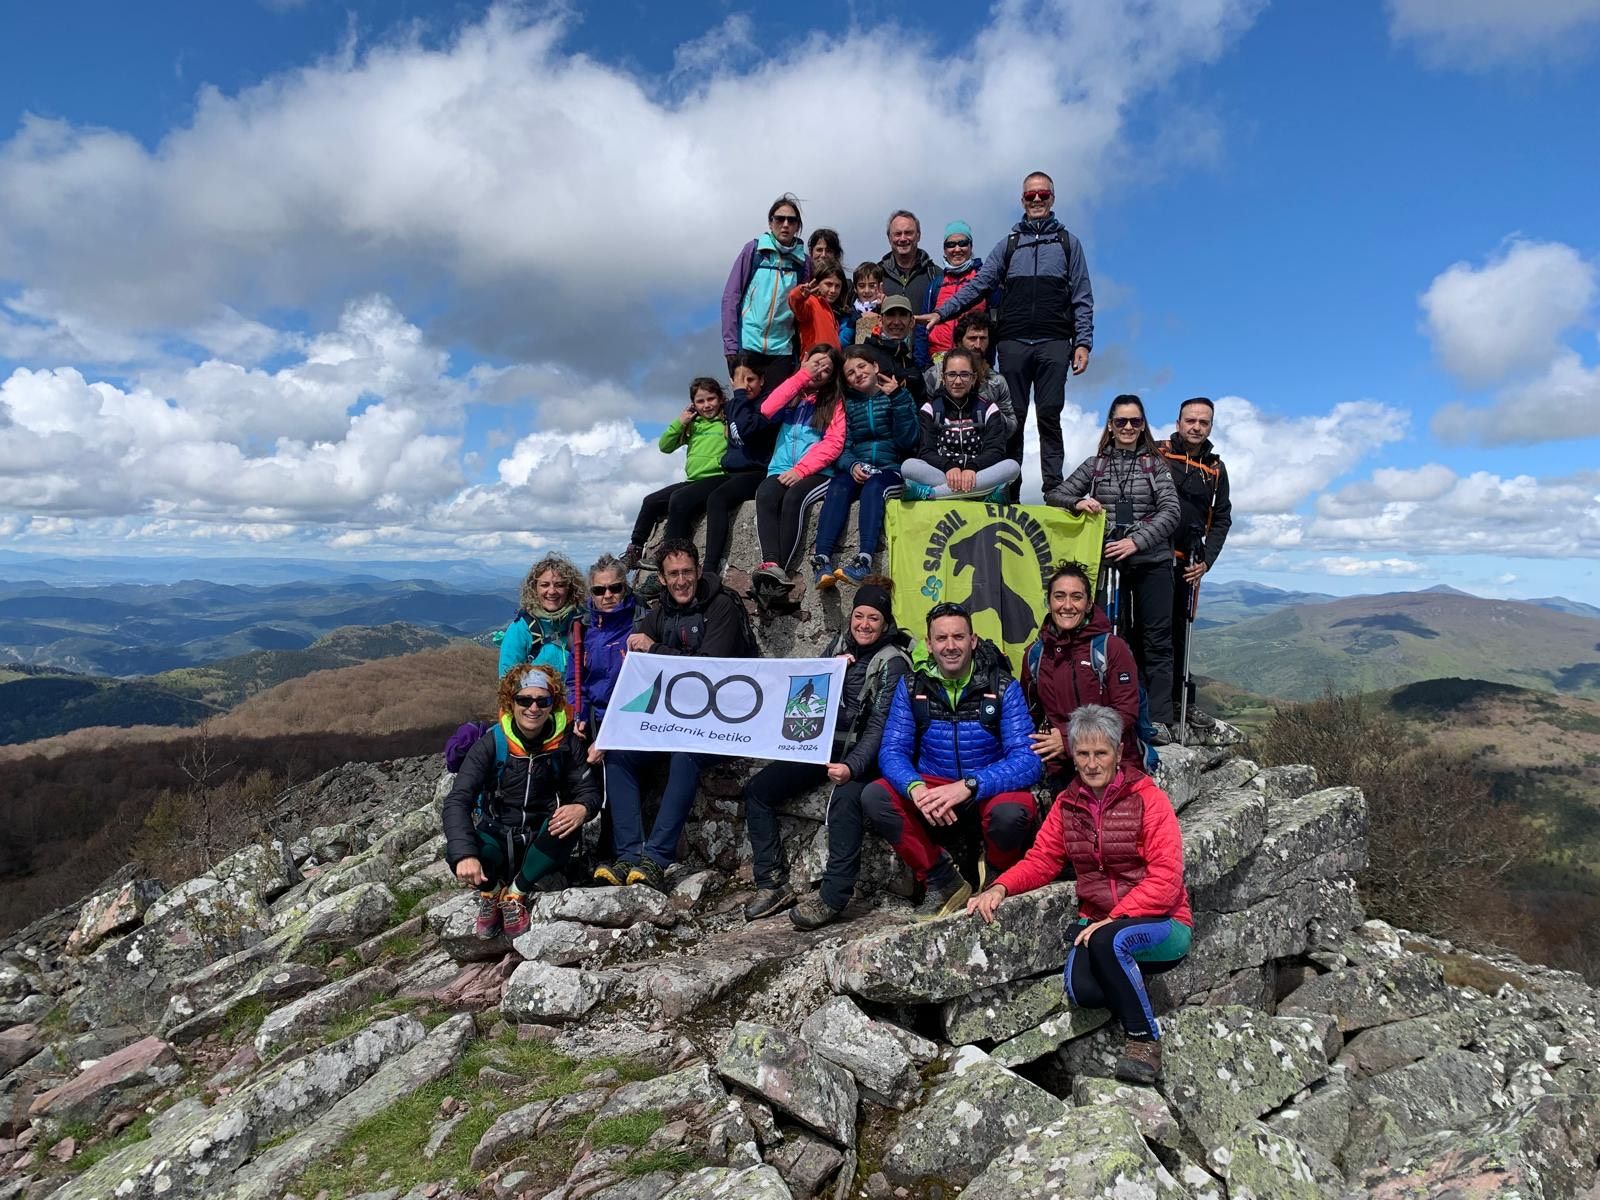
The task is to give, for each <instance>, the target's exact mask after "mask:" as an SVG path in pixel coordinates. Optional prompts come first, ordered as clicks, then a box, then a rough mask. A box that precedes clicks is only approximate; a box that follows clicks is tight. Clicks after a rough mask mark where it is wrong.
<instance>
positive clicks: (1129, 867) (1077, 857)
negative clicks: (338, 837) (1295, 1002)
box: [967, 704, 1194, 1084]
mask: <svg viewBox="0 0 1600 1200" xmlns="http://www.w3.org/2000/svg"><path fill="white" fill-rule="evenodd" d="M1067 743H1068V745H1069V746H1070V747H1071V749H1072V759H1073V762H1074V763H1075V764H1076V766H1077V769H1078V774H1077V777H1076V778H1075V779H1074V780H1073V781H1072V783H1071V784H1069V785H1068V786H1067V787H1066V789H1065V790H1063V791H1062V793H1061V794H1060V795H1059V796H1057V797H1056V802H1055V806H1054V807H1053V808H1051V810H1050V815H1049V816H1047V817H1046V818H1045V820H1044V825H1043V826H1042V827H1041V828H1040V830H1039V835H1038V837H1037V838H1035V840H1034V843H1033V848H1032V849H1031V850H1029V851H1028V853H1027V855H1026V856H1024V858H1023V859H1022V861H1021V862H1019V863H1017V864H1016V866H1014V867H1012V868H1011V869H1010V870H1008V871H1006V872H1004V873H1003V874H1001V876H1000V877H999V878H998V879H996V880H995V881H994V883H993V884H991V885H990V886H989V888H988V889H987V890H985V891H984V892H982V893H980V894H979V895H977V896H974V897H973V898H972V899H971V900H970V901H968V902H967V911H968V912H975V913H977V914H978V915H980V916H981V917H983V919H984V920H985V921H991V922H992V921H993V920H994V919H995V911H996V910H997V909H998V908H999V907H1000V905H1001V903H1002V902H1003V901H1004V900H1005V898H1006V897H1007V896H1015V895H1018V894H1019V893H1021V892H1029V891H1032V890H1033V889H1034V888H1038V887H1043V886H1044V885H1045V884H1047V883H1050V882H1052V881H1054V880H1055V879H1057V878H1059V877H1060V875H1061V871H1062V869H1063V868H1064V867H1065V866H1066V865H1067V864H1068V863H1069V862H1070V863H1071V864H1072V867H1073V869H1074V870H1075V871H1076V872H1077V887H1078V920H1077V922H1076V923H1075V924H1074V925H1073V926H1072V928H1071V930H1070V933H1071V935H1072V949H1071V950H1070V951H1069V952H1068V954H1067V965H1066V968H1065V969H1064V970H1063V971H1062V980H1063V982H1064V983H1065V985H1066V989H1067V998H1068V999H1069V1000H1071V1001H1072V1003H1073V1004H1075V1005H1077V1006H1078V1007H1079V1008H1109V1009H1110V1010H1111V1011H1112V1012H1113V1013H1114V1014H1116V1016H1117V1018H1118V1019H1119V1020H1120V1021H1121V1022H1122V1028H1123V1031H1124V1032H1125V1033H1126V1034H1127V1039H1128V1040H1127V1044H1126V1046H1124V1048H1123V1051H1122V1057H1121V1059H1119V1060H1118V1062H1117V1078H1118V1079H1123V1080H1126V1081H1128V1082H1129V1083H1141V1084H1151V1083H1154V1082H1155V1081H1156V1079H1157V1077H1159V1075H1160V1074H1161V1042H1160V1037H1161V1030H1160V1027H1159V1026H1158V1025H1157V1024H1156V1018H1155V1013H1154V1012H1152V1011H1151V1008H1150V997H1149V995H1148V993H1146V991H1145V987H1144V976H1145V975H1153V974H1156V973H1158V972H1160V971H1166V970H1169V969H1171V968H1172V967H1175V966H1177V965H1178V963H1179V962H1181V961H1182V960H1183V958H1184V956H1185V955H1186V954H1188V953H1189V938H1190V934H1191V931H1192V929H1193V927H1194V917H1193V916H1192V915H1191V914H1190V912H1189V896H1188V893H1187V892H1186V891H1185V890H1184V887H1183V837H1182V835H1181V834H1180V832H1179V830H1178V818H1177V815H1176V814H1175V813H1174V812H1173V811H1172V802H1171V801H1170V800H1168V799H1167V795H1166V793H1165V792H1163V791H1162V790H1161V789H1160V788H1159V787H1158V786H1156V782H1155V780H1153V779H1151V778H1150V777H1149V776H1148V775H1146V774H1145V773H1144V772H1143V771H1141V770H1139V769H1138V768H1137V767H1132V766H1129V765H1128V763H1127V762H1126V761H1120V762H1119V760H1120V759H1121V744H1122V717H1121V716H1120V715H1118V713H1117V712H1116V710H1115V709H1110V708H1106V707H1105V706H1103V705H1099V704H1086V705H1084V706H1083V707H1081V708H1079V709H1077V710H1075V711H1074V712H1073V714H1072V716H1071V718H1070V720H1069V721H1068V722H1067Z"/></svg>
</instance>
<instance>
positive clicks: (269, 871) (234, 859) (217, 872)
mask: <svg viewBox="0 0 1600 1200" xmlns="http://www.w3.org/2000/svg"><path fill="white" fill-rule="evenodd" d="M206 874H207V875H209V876H211V877H212V878H213V879H220V880H222V881H223V882H224V883H231V884H232V885H234V886H235V887H238V888H243V889H244V890H245V891H248V892H254V893H255V894H256V896H257V898H258V899H260V900H262V901H263V902H268V903H270V902H271V901H272V900H274V899H276V898H277V897H279V896H281V895H283V893H284V892H287V891H288V890H289V889H290V888H292V887H293V886H294V885H295V884H297V883H299V882H300V870H299V868H298V867H296V866H295V865H294V857H293V856H292V855H291V854H290V853H289V848H288V846H286V845H284V843H282V842H280V841H273V842H269V843H268V844H267V845H265V846H259V845H258V846H246V847H245V848H244V849H243V850H240V851H238V852H236V853H234V854H230V855H229V856H228V857H227V858H225V859H223V860H222V861H221V862H219V863H218V864H217V865H216V866H214V867H212V868H211V870H209V871H207V872H206Z"/></svg>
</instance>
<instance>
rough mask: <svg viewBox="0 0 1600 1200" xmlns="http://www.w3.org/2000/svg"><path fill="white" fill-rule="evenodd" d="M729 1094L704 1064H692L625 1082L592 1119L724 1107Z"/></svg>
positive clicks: (671, 1113) (602, 1119) (668, 1113)
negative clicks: (711, 1106) (663, 1073)
mask: <svg viewBox="0 0 1600 1200" xmlns="http://www.w3.org/2000/svg"><path fill="white" fill-rule="evenodd" d="M727 1100H728V1091H727V1089H726V1088H724V1087H723V1086H722V1084H721V1083H719V1082H718V1081H717V1078H716V1076H715V1075H713V1074H712V1072H711V1067H710V1066H709V1065H708V1064H706V1063H695V1064H694V1065H693V1066H689V1067H685V1068H683V1070H681V1071H673V1072H671V1073H670V1074H667V1075H657V1076H656V1077H655V1078H654V1079H643V1080H640V1081H638V1082H637V1083H627V1084H624V1085H623V1086H622V1087H619V1088H618V1089H617V1090H616V1091H615V1092H612V1093H611V1099H609V1100H607V1101H606V1102H605V1104H604V1105H602V1106H601V1108H600V1111H599V1112H598V1113H596V1114H595V1120H597V1121H604V1120H606V1119H608V1118H610V1117H626V1116H631V1115H632V1114H633V1113H639V1112H648V1111H650V1110H657V1111H659V1112H661V1113H664V1114H665V1115H667V1116H669V1117H670V1116H673V1115H675V1114H677V1113H679V1112H682V1111H683V1110H684V1109H685V1108H692V1107H695V1106H698V1105H717V1106H721V1105H723V1104H726V1103H727Z"/></svg>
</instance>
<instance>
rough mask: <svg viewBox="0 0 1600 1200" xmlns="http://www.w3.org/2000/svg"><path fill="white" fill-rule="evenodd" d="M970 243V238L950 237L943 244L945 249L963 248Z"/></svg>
mask: <svg viewBox="0 0 1600 1200" xmlns="http://www.w3.org/2000/svg"><path fill="white" fill-rule="evenodd" d="M970 245H972V239H971V238H952V239H951V240H950V241H948V242H946V243H945V244H944V248H945V249H946V250H965V249H966V248H967V247H968V246H970Z"/></svg>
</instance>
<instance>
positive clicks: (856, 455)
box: [839, 388, 921, 471]
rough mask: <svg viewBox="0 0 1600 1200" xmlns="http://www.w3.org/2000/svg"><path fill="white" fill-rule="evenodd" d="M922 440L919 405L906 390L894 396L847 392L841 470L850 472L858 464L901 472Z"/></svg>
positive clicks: (877, 393) (903, 389) (902, 389)
mask: <svg viewBox="0 0 1600 1200" xmlns="http://www.w3.org/2000/svg"><path fill="white" fill-rule="evenodd" d="M920 438H921V427H920V426H919V425H918V424H917V406H916V402H915V401H913V400H912V399H911V393H910V392H908V391H906V389H905V388H901V389H900V390H899V391H897V392H896V393H895V394H894V395H892V396H885V395H884V394H883V393H882V392H876V391H875V392H873V393H872V394H871V395H869V396H861V395H859V394H858V393H856V392H851V391H846V393H845V402H844V452H843V453H841V454H840V455H839V469H840V470H841V471H848V470H849V469H850V468H851V467H853V466H855V465H856V464H857V463H860V464H862V465H863V466H867V467H894V468H896V469H898V468H899V466H900V463H901V462H902V461H903V460H905V459H907V458H909V457H911V455H912V453H913V452H914V451H915V450H916V448H917V444H918V442H919V440H920Z"/></svg>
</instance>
